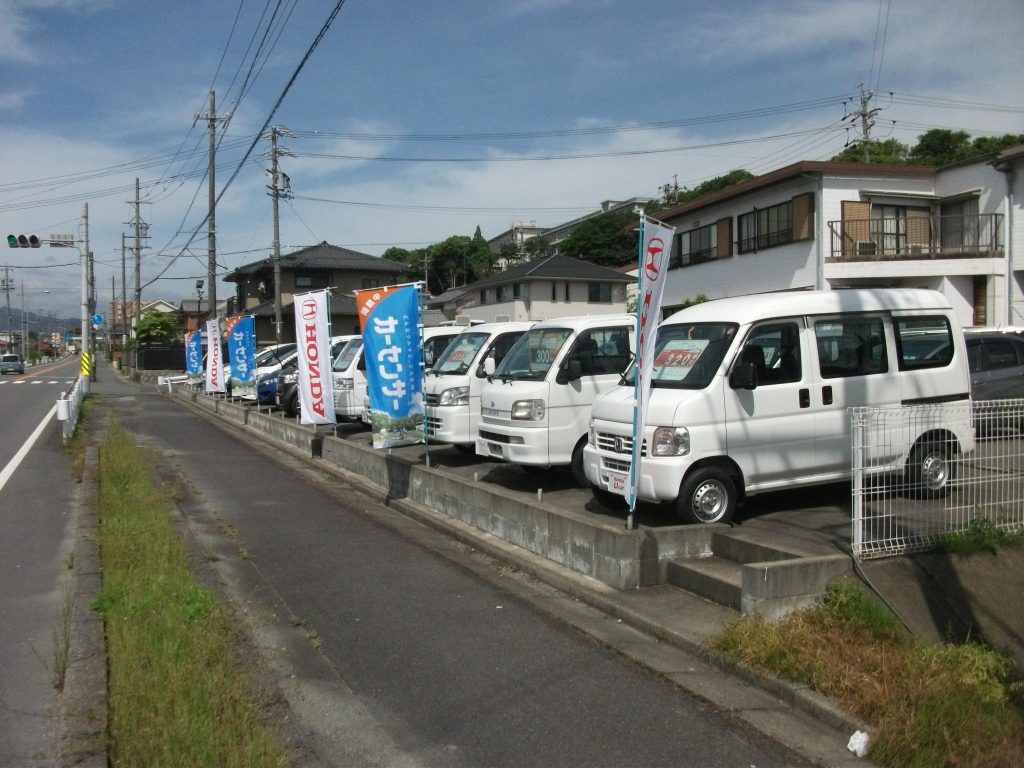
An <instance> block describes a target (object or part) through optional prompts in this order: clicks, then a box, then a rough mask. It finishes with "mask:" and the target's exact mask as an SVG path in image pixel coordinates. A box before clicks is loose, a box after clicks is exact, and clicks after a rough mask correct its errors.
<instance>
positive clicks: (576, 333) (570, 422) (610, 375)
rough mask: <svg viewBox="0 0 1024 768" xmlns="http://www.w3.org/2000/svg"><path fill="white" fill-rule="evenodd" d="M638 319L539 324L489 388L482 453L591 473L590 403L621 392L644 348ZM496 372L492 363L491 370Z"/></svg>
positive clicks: (579, 474) (579, 475)
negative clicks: (587, 459) (587, 464)
mask: <svg viewBox="0 0 1024 768" xmlns="http://www.w3.org/2000/svg"><path fill="white" fill-rule="evenodd" d="M635 339H636V318H634V317H633V316H632V315H591V316H586V317H560V318H556V319H551V320H544V321H542V322H539V323H537V324H536V325H534V326H533V327H532V328H531V329H530V330H528V331H527V332H526V333H524V334H523V335H522V336H521V337H520V338H519V341H517V342H516V343H515V345H514V346H513V347H512V349H511V350H509V353H508V354H507V355H506V356H505V359H504V360H502V361H501V363H500V364H499V365H498V366H497V367H496V368H495V369H494V372H493V374H492V375H489V376H488V378H487V381H486V382H484V385H483V390H482V391H481V393H480V398H481V399H480V424H479V427H478V429H477V440H476V452H477V453H478V454H479V455H481V456H488V457H490V458H496V459H502V460H504V461H510V462H513V463H515V464H524V465H533V466H542V467H550V466H559V465H560V466H569V468H570V471H571V472H572V475H573V479H574V480H575V481H576V482H577V483H579V484H580V485H582V486H584V487H586V486H587V485H589V483H588V481H587V479H586V477H585V476H584V474H583V447H584V446H585V445H586V444H587V427H588V426H589V423H590V405H591V403H593V401H594V398H595V397H597V395H598V394H599V393H601V392H603V391H605V390H606V389H609V388H611V387H614V386H615V385H616V384H617V383H618V381H619V380H620V378H621V376H622V372H623V371H625V370H626V368H627V367H628V365H629V362H630V360H631V359H632V355H633V351H634V350H635V348H636V344H635ZM490 369H491V366H490V365H489V364H487V363H486V361H485V370H487V372H488V373H489V374H490V373H491V371H490Z"/></svg>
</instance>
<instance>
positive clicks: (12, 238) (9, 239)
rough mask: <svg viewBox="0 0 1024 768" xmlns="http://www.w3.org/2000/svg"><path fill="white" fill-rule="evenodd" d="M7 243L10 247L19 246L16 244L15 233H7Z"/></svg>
mask: <svg viewBox="0 0 1024 768" xmlns="http://www.w3.org/2000/svg"><path fill="white" fill-rule="evenodd" d="M7 245H8V246H9V247H11V248H18V247H20V246H19V245H18V236H17V235H8V236H7Z"/></svg>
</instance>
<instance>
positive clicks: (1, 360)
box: [0, 354, 25, 375]
mask: <svg viewBox="0 0 1024 768" xmlns="http://www.w3.org/2000/svg"><path fill="white" fill-rule="evenodd" d="M24 372H25V363H24V362H23V361H22V359H21V355H15V354H5V355H0V375H2V374H5V373H14V374H18V373H24Z"/></svg>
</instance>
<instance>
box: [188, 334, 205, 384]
mask: <svg viewBox="0 0 1024 768" xmlns="http://www.w3.org/2000/svg"><path fill="white" fill-rule="evenodd" d="M185 374H186V375H187V376H188V380H189V383H190V384H196V383H198V382H200V381H202V380H203V333H202V331H200V330H199V329H198V328H197V329H196V330H194V331H191V332H190V333H186V334H185Z"/></svg>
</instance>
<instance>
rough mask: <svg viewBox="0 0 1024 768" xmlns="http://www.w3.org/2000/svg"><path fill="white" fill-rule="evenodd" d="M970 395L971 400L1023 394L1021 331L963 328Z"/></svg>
mask: <svg viewBox="0 0 1024 768" xmlns="http://www.w3.org/2000/svg"><path fill="white" fill-rule="evenodd" d="M964 339H965V340H966V342H967V364H968V366H969V368H970V369H971V397H972V398H973V399H975V400H1008V399H1012V398H1018V397H1022V398H1024V334H1022V333H1020V332H1017V331H965V332H964Z"/></svg>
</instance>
